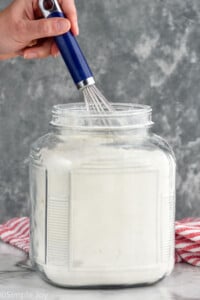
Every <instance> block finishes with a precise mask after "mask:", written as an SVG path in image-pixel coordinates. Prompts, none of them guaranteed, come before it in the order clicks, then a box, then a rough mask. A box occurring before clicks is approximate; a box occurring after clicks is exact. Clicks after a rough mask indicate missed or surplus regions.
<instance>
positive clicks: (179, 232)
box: [0, 217, 200, 266]
mask: <svg viewBox="0 0 200 300" xmlns="http://www.w3.org/2000/svg"><path fill="white" fill-rule="evenodd" d="M29 228H30V224H29V218H28V217H23V218H13V219H11V220H9V221H7V222H6V223H4V224H2V225H0V238H1V239H2V240H3V241H4V242H6V243H9V244H11V245H13V246H15V247H17V248H19V249H22V250H23V251H25V252H27V253H28V252H29V241H30V235H29ZM175 237H176V244H175V261H176V263H179V262H186V263H188V264H191V265H193V266H200V218H187V219H183V220H180V221H176V223H175Z"/></svg>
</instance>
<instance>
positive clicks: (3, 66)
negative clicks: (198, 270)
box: [0, 0, 200, 221]
mask: <svg viewBox="0 0 200 300" xmlns="http://www.w3.org/2000/svg"><path fill="white" fill-rule="evenodd" d="M66 1H67V0H66ZM8 3H9V1H8V0H1V1H0V9H2V8H3V7H4V6H6V5H7V4H8ZM77 7H78V12H79V23H80V36H79V38H78V39H79V42H80V44H81V47H82V48H83V50H84V52H85V54H86V56H87V58H88V60H89V62H90V65H91V66H92V69H93V71H94V73H95V75H96V79H97V82H98V83H99V85H100V86H101V88H102V89H103V90H104V93H105V94H106V96H107V97H108V98H109V99H111V100H113V101H130V102H138V103H145V104H148V105H151V106H152V107H153V118H154V121H155V126H154V131H155V132H156V133H157V134H160V135H161V136H163V137H165V138H166V139H167V140H168V142H169V143H170V144H171V145H172V147H173V149H174V151H175V154H176V157H177V167H178V168H177V218H181V217H185V216H200V122H199V119H200V63H199V62H200V1H199V0H104V1H101V0H77ZM79 97H80V96H79V93H78V92H77V91H76V89H75V87H74V85H73V83H72V81H71V79H70V77H69V75H68V72H67V71H66V69H65V66H64V64H63V62H62V60H61V59H60V58H57V59H54V58H48V59H46V60H41V61H34V60H32V61H25V60H23V59H22V58H17V59H12V60H10V61H5V62H0V221H3V220H6V219H8V218H10V217H12V216H19V215H21V216H22V215H26V214H27V199H28V154H29V147H30V145H31V143H32V142H33V141H34V140H36V139H37V138H38V137H39V136H41V135H43V134H44V133H45V132H46V131H47V129H48V122H49V120H50V115H51V107H52V105H54V104H57V103H65V102H69V101H75V100H78V99H79ZM147 201H148V199H147Z"/></svg>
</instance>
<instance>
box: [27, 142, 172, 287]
mask: <svg viewBox="0 0 200 300" xmlns="http://www.w3.org/2000/svg"><path fill="white" fill-rule="evenodd" d="M78 143H79V144H78V145H74V144H73V143H72V144H73V146H69V144H70V142H69V144H68V145H67V146H66V147H68V148H67V151H66V149H65V148H64V147H62V146H61V147H57V149H53V150H46V149H43V151H42V152H41V156H42V163H43V166H47V170H45V167H42V168H41V167H40V166H39V167H38V166H34V167H32V168H31V174H32V188H31V197H32V203H33V202H34V203H35V204H32V206H33V207H32V212H33V211H34V217H33V219H32V224H34V225H33V229H34V232H33V234H32V253H31V257H32V260H33V261H35V262H36V263H37V265H38V267H39V268H40V270H41V271H42V272H43V273H44V274H45V275H46V277H47V278H48V279H49V280H50V281H52V282H54V283H56V284H58V285H65V286H67V285H68V286H70V285H72V286H73V285H96V284H138V283H151V282H154V281H157V280H158V279H160V278H162V277H163V276H165V275H166V274H169V273H170V272H171V270H172V268H173V264H174V187H175V184H174V181H175V164H174V162H173V160H172V158H171V157H167V155H166V154H164V152H162V151H161V150H155V149H154V150H148V151H147V150H137V149H133V148H128V147H127V148H126V149H125V148H122V147H118V148H117V147H115V148H114V147H101V149H97V148H92V147H89V146H88V147H87V151H88V152H87V153H86V151H85V150H84V149H86V148H85V146H84V145H83V144H84V142H83V144H81V141H79V142H78ZM81 145H82V146H83V147H82V148H80V147H81ZM69 147H71V149H69ZM72 147H73V148H72ZM80 149H82V151H80ZM88 149H90V150H88ZM103 158H106V159H103ZM46 193H47V195H46ZM46 198H47V200H46ZM46 201H47V203H46ZM46 206H47V215H46V209H45V208H46ZM46 218H47V224H46V223H45V220H46ZM45 240H46V244H45Z"/></svg>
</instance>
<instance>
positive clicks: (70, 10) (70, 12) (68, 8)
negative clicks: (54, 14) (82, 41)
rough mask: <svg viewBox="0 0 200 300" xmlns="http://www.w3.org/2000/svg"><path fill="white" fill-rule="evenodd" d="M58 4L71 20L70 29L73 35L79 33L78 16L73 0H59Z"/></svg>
mask: <svg viewBox="0 0 200 300" xmlns="http://www.w3.org/2000/svg"><path fill="white" fill-rule="evenodd" d="M60 4H61V6H62V9H63V11H64V13H65V15H66V17H67V18H68V19H69V20H70V22H71V31H72V32H73V34H74V35H78V34H79V27H78V16H77V10H76V6H75V2H74V0H60Z"/></svg>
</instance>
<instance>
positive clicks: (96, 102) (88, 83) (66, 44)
mask: <svg viewBox="0 0 200 300" xmlns="http://www.w3.org/2000/svg"><path fill="white" fill-rule="evenodd" d="M39 6H40V9H41V11H42V13H43V15H44V17H45V18H55V17H62V18H63V17H65V16H64V14H63V12H62V10H61V8H60V6H59V4H58V2H57V0H39ZM54 39H55V42H56V44H57V46H58V48H59V50H60V53H61V55H62V57H63V60H64V62H65V64H66V66H67V68H68V69H69V72H70V74H71V76H72V78H73V80H74V83H75V85H76V86H77V88H78V89H79V90H80V91H82V92H83V97H84V101H85V105H86V110H87V111H89V112H95V113H106V112H112V111H113V110H114V108H113V106H112V104H111V103H110V102H109V101H108V100H107V99H106V98H105V97H104V95H103V94H102V93H101V92H100V90H99V89H98V88H97V87H96V84H95V79H94V76H93V74H92V71H91V69H90V67H89V65H88V63H87V61H86V58H85V57H84V55H83V53H82V51H81V49H80V46H79V44H78V42H77V40H76V38H75V37H74V35H73V34H72V32H71V31H69V32H67V33H65V34H63V35H60V36H57V37H54Z"/></svg>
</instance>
